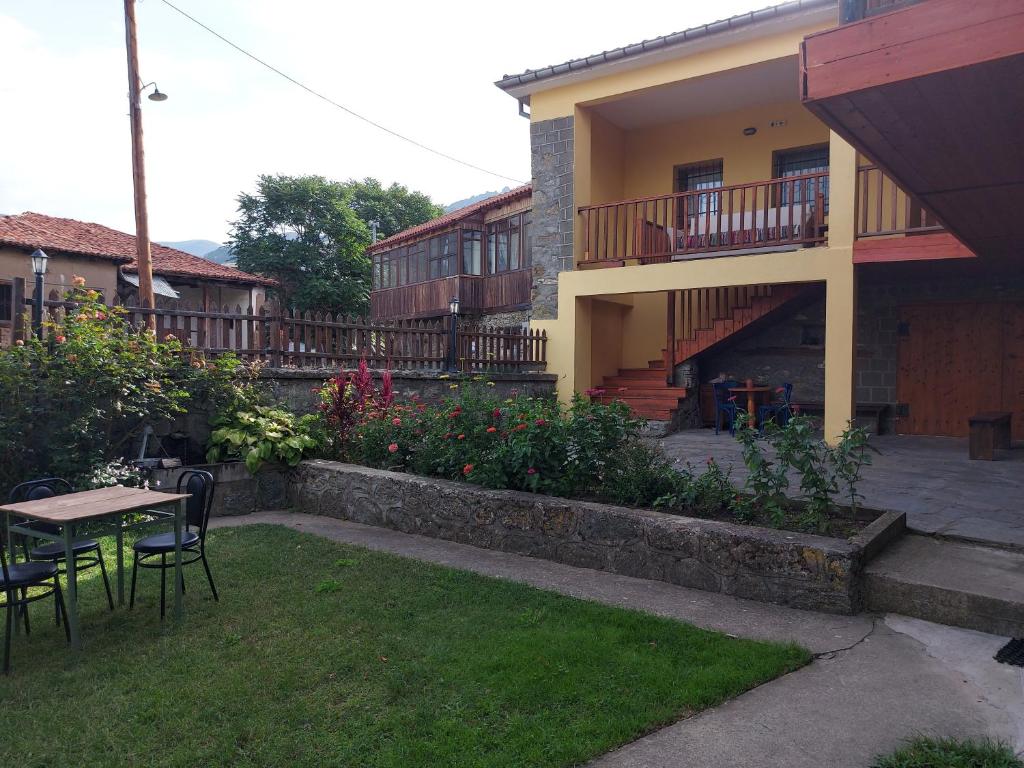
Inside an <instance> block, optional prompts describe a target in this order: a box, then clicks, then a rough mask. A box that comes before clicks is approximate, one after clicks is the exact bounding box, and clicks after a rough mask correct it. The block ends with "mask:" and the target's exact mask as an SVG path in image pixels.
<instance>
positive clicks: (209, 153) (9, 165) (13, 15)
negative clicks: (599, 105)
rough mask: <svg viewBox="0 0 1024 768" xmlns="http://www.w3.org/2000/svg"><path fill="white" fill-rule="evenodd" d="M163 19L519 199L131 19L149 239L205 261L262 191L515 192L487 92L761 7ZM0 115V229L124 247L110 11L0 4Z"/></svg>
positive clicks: (119, 92) (323, 2)
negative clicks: (395, 188)
mask: <svg viewBox="0 0 1024 768" xmlns="http://www.w3.org/2000/svg"><path fill="white" fill-rule="evenodd" d="M172 1H173V2H174V4H175V5H177V6H178V7H180V8H182V9H183V10H185V11H187V12H188V13H190V14H191V15H193V16H195V17H196V18H198V19H199V20H200V21H202V22H203V23H205V24H206V25H208V26H210V27H212V28H213V29H215V30H216V31H218V32H220V33H221V34H222V35H224V36H225V37H227V38H229V39H231V40H232V41H233V42H235V43H236V44H238V45H239V46H241V47H243V48H245V49H247V50H249V51H250V52H252V53H253V54H255V55H256V56H258V57H260V58H262V59H264V60H266V61H268V62H269V63H270V64H272V65H274V66H276V67H277V68H278V69H281V70H283V71H284V72H286V73H288V74H289V75H291V76H292V77H294V78H295V79H297V80H300V81H302V82H303V83H305V84H307V85H308V86H310V87H311V88H313V89H315V90H318V91H320V92H322V93H324V94H325V95H327V96H329V97H330V98H331V99H333V100H335V101H337V102H340V103H342V104H344V105H345V106H347V107H349V108H351V109H353V110H355V111H356V112H359V113H361V114H363V115H365V116H367V117H369V118H371V119H372V120H374V121H376V122H379V123H381V124H383V125H386V126H387V127H389V128H391V129H393V130H395V131H397V132H399V133H403V134H406V135H408V136H410V137H411V138H414V139H416V140H417V141H419V142H422V143H423V144H427V145H429V146H431V147H434V148H436V149H438V150H440V151H442V152H445V153H447V154H451V155H455V156H457V157H459V158H461V159H464V160H466V161H468V162H470V163H473V164H474V165H478V166H481V167H483V168H486V169H488V170H490V171H494V172H496V173H498V174H502V175H503V176H507V177H510V178H511V179H513V180H515V181H510V180H509V179H507V178H499V177H496V176H491V175H488V174H487V173H483V172H480V171H475V170H472V169H469V168H466V167H464V166H461V165H457V164H455V163H452V162H451V161H448V160H444V159H442V158H440V157H437V156H435V155H432V154H430V153H428V152H425V151H423V150H421V149H418V148H416V147H413V146H411V145H410V144H407V143H405V142H403V141H400V140H398V139H395V138H394V137H392V136H389V135H387V134H386V133H383V132H381V131H379V130H377V129H375V128H373V127H371V126H369V125H366V124H365V123H362V122H360V121H358V120H356V119H355V118H353V117H351V116H349V115H347V114H345V113H344V112H342V111H341V110H339V109H337V108H335V107H332V106H330V105H328V104H326V103H324V102H323V101H321V100H319V99H317V98H315V97H314V96H312V95H310V94H309V93H307V92H305V91H303V90H301V89H300V88H298V87H296V86H295V85H293V84H291V83H289V82H287V81H286V80H283V79H281V78H280V77H279V76H278V75H276V74H273V73H272V72H270V71H268V70H266V69H264V68H262V67H261V66H259V65H258V64H256V63H255V62H253V61H252V60H250V59H248V58H246V57H245V56H243V55H242V54H240V53H238V52H237V51H236V50H234V49H232V48H231V47H229V46H228V45H226V44H225V43H224V42H222V41H220V40H218V39H217V38H215V37H213V36H212V35H210V33H209V32H207V31H205V30H204V29H202V28H201V27H198V26H196V25H195V24H194V23H193V22H191V21H189V20H187V19H185V18H183V17H182V16H180V15H179V14H178V13H176V12H175V11H174V10H172V9H171V8H169V7H168V6H167V5H166V4H165V3H164V2H163V1H162V0H139V2H138V6H137V18H138V37H139V50H140V54H139V59H140V72H141V75H142V78H143V82H147V83H148V82H150V81H155V82H156V83H157V84H158V85H159V87H160V90H161V91H163V92H165V93H167V94H168V96H169V98H168V100H167V101H164V102H159V103H157V102H151V101H149V100H146V99H144V100H143V102H142V103H143V126H144V131H145V150H146V175H147V187H148V203H149V228H150V234H151V236H152V238H153V239H154V240H157V241H161V240H162V241H169V240H186V239H208V240H213V241H216V242H222V241H224V240H225V239H226V238H227V236H228V233H229V231H230V222H231V221H232V220H233V219H234V218H235V214H236V210H237V198H238V195H239V194H240V193H242V192H252V191H254V190H255V185H256V180H257V178H258V177H259V175H261V174H276V173H282V174H293V175H297V174H306V173H313V174H319V175H322V176H326V177H328V178H331V179H336V180H345V179H349V178H364V177H367V176H372V177H375V178H377V179H380V180H381V181H382V182H384V183H385V184H390V183H391V182H398V183H400V184H404V185H406V186H407V187H409V188H411V189H415V190H419V191H421V192H424V193H426V194H428V195H430V197H431V198H433V199H434V200H435V201H436V202H439V203H441V204H447V203H449V202H452V201H454V200H458V199H461V198H464V197H468V196H470V195H474V194H478V193H480V192H484V191H487V190H499V189H502V188H504V187H506V186H515V185H516V181H521V182H526V181H528V180H529V178H530V147H529V122H528V121H527V120H526V119H524V118H522V117H520V116H519V115H518V108H517V105H516V101H515V99H513V98H512V97H511V96H508V95H507V94H505V93H504V92H503V91H501V90H499V89H498V88H496V87H495V86H494V84H493V83H494V81H495V80H497V79H499V78H500V77H501V76H502V75H504V74H514V73H518V72H522V71H523V70H525V69H536V68H538V67H541V66H545V65H548V64H556V63H560V62H563V61H566V60H568V59H571V58H576V57H579V56H585V55H587V54H591V53H596V52H598V51H602V50H606V49H609V48H615V47H618V46H621V45H625V44H628V43H634V42H638V41H640V40H644V39H649V38H651V37H656V36H658V35H663V34H667V33H670V32H676V31H679V30H681V29H686V28H688V27H692V26H696V25H698V24H704V23H707V22H710V21H715V20H717V19H721V18H725V17H728V16H732V15H734V14H737V13H743V12H745V11H749V10H752V9H754V8H760V7H763V6H765V5H769V4H771V0H713V1H709V2H696V1H695V0H673V1H671V2H662V0H647V1H646V2H645V3H644V4H643V9H642V13H632V12H625V8H626V6H623V5H622V4H621V3H611V2H605V0H591V1H590V2H586V3H583V2H573V3H553V2H550V0H517V2H516V3H514V4H512V5H505V6H500V7H499V6H498V5H497V4H495V5H493V6H492V5H491V4H488V3H480V2H462V1H461V0H460V1H458V2H456V1H454V0H434V2H422V1H419V2H389V1H388V0H383V1H379V2H359V3H353V2H345V1H344V0H286V1H285V2H282V0H172ZM0 105H2V109H0V114H2V116H3V117H2V119H0V147H2V150H0V213H21V212H22V211H36V212H39V213H45V214H49V215H53V216H64V217H70V218H75V219H80V220H83V221H95V222H99V223H101V224H104V225H106V226H110V227H113V228H115V229H119V230H122V231H125V232H134V231H135V218H134V210H133V203H132V176H131V143H130V138H131V137H130V131H129V121H128V108H127V70H126V57H125V37H124V15H123V3H122V1H121V0H0Z"/></svg>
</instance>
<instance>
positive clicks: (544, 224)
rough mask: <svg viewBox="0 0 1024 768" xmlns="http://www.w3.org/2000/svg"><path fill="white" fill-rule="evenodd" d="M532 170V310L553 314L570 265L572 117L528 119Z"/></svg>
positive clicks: (541, 314) (548, 316)
mask: <svg viewBox="0 0 1024 768" xmlns="http://www.w3.org/2000/svg"><path fill="white" fill-rule="evenodd" d="M530 153H531V165H532V169H533V225H532V226H533V244H532V251H531V258H532V260H533V290H532V300H533V306H532V313H533V317H534V318H536V319H538V320H548V319H552V318H555V317H557V316H558V273H559V272H561V271H563V270H569V269H572V268H573V244H572V237H573V231H572V229H573V221H574V218H575V217H574V216H573V118H572V117H558V118H555V119H553V120H541V121H538V122H536V123H531V124H530Z"/></svg>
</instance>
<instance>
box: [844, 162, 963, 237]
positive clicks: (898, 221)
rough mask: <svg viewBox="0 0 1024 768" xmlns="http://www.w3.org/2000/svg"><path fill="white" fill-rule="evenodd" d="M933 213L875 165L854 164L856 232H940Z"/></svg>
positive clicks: (868, 234) (869, 234) (871, 234)
mask: <svg viewBox="0 0 1024 768" xmlns="http://www.w3.org/2000/svg"><path fill="white" fill-rule="evenodd" d="M942 231H944V227H943V226H942V225H941V224H939V222H938V221H937V220H936V219H935V217H934V216H933V215H932V214H931V213H930V212H929V211H928V210H927V209H925V208H922V207H921V205H920V204H919V203H918V202H917V201H916V200H914V199H913V198H912V197H910V195H908V194H907V193H906V192H904V191H903V190H902V189H900V188H899V187H898V186H896V182H895V181H893V180H892V179H890V178H889V177H888V176H886V175H885V174H884V173H882V171H881V169H880V168H878V166H875V165H861V166H860V167H859V168H857V216H856V236H857V237H858V238H864V237H883V236H887V235H908V234H921V233H924V232H942Z"/></svg>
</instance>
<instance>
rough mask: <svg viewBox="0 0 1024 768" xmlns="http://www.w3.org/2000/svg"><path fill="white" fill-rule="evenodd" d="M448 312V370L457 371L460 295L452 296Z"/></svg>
mask: <svg viewBox="0 0 1024 768" xmlns="http://www.w3.org/2000/svg"><path fill="white" fill-rule="evenodd" d="M448 312H449V313H450V314H451V317H450V318H449V319H448V371H449V372H450V373H455V372H456V371H458V370H459V368H458V359H457V355H458V353H457V351H456V349H455V345H456V344H457V343H458V339H459V335H458V324H459V297H458V296H452V299H451V301H449V302H448Z"/></svg>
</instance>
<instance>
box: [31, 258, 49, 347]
mask: <svg viewBox="0 0 1024 768" xmlns="http://www.w3.org/2000/svg"><path fill="white" fill-rule="evenodd" d="M31 258H32V272H33V273H34V274H35V276H36V295H35V299H34V300H33V301H32V330H33V331H35V334H36V336H38V337H39V338H40V339H42V338H43V275H45V274H46V261H47V259H49V258H50V257H49V256H47V255H46V251H44V250H43V249H42V248H36V249H35V250H34V251H33V252H32V256H31Z"/></svg>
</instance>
